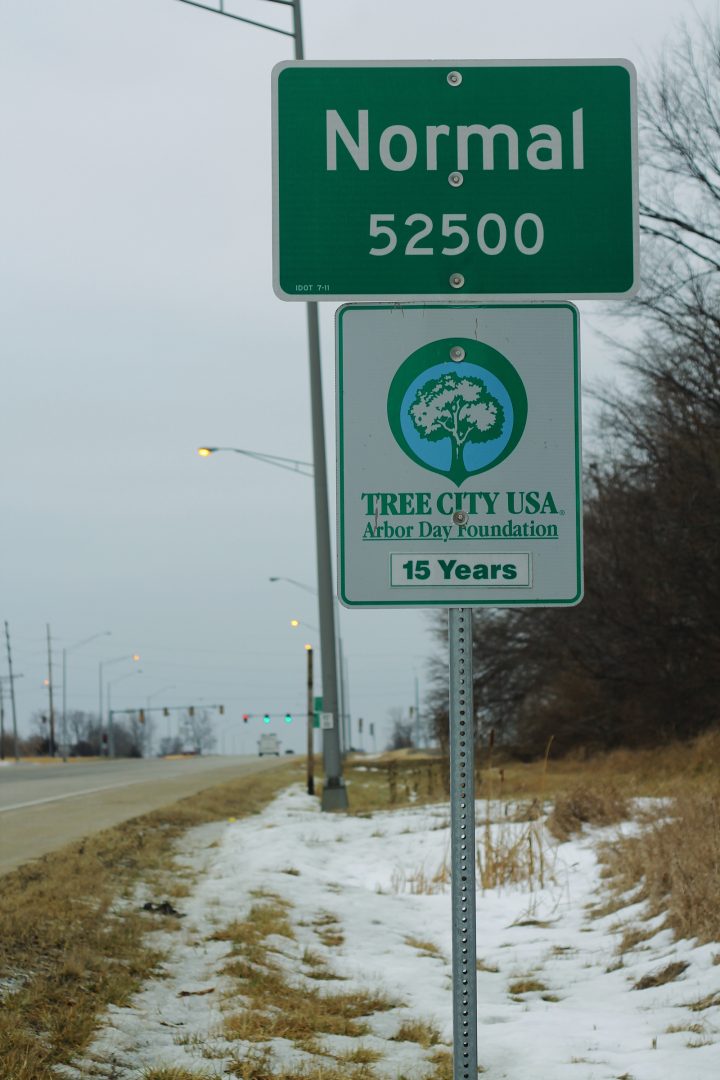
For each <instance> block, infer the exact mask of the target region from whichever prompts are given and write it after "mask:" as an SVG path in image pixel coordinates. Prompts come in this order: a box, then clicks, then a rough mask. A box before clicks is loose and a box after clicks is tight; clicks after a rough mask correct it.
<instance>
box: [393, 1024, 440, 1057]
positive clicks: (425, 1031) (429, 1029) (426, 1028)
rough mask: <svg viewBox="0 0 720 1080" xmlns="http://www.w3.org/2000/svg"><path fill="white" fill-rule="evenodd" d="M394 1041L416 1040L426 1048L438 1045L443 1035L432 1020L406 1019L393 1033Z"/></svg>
mask: <svg viewBox="0 0 720 1080" xmlns="http://www.w3.org/2000/svg"><path fill="white" fill-rule="evenodd" d="M392 1038H393V1041H394V1042H414V1043H417V1044H418V1045H419V1046H422V1047H423V1048H424V1049H426V1050H427V1049H429V1047H431V1046H437V1044H438V1043H439V1042H442V1036H441V1034H440V1032H439V1030H438V1029H437V1027H436V1026H435V1024H433V1023H432V1021H430V1020H405V1021H404V1023H402V1024H401V1025H400V1027H399V1028H398V1029H397V1031H396V1032H395V1034H394V1035H393V1037H392Z"/></svg>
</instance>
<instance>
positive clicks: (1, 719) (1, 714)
mask: <svg viewBox="0 0 720 1080" xmlns="http://www.w3.org/2000/svg"><path fill="white" fill-rule="evenodd" d="M4 760H5V687H4V686H3V681H2V677H1V676H0V761H4Z"/></svg>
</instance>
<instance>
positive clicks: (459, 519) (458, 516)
mask: <svg viewBox="0 0 720 1080" xmlns="http://www.w3.org/2000/svg"><path fill="white" fill-rule="evenodd" d="M452 519H453V524H455V525H465V524H467V519H468V514H467V510H456V511H455V513H454V514H453V516H452Z"/></svg>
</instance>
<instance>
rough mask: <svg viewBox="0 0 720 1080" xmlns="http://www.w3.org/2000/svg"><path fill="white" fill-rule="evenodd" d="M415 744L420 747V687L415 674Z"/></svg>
mask: <svg viewBox="0 0 720 1080" xmlns="http://www.w3.org/2000/svg"><path fill="white" fill-rule="evenodd" d="M415 745H416V746H417V748H418V749H420V687H419V685H418V677H417V675H416V676H415Z"/></svg>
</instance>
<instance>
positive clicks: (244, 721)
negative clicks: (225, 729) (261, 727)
mask: <svg viewBox="0 0 720 1080" xmlns="http://www.w3.org/2000/svg"><path fill="white" fill-rule="evenodd" d="M249 719H250V713H243V724H247V722H248V720H249Z"/></svg>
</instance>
